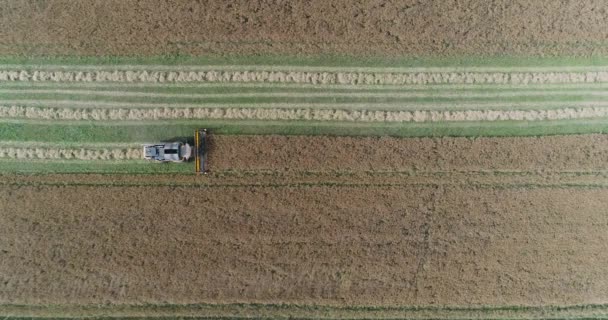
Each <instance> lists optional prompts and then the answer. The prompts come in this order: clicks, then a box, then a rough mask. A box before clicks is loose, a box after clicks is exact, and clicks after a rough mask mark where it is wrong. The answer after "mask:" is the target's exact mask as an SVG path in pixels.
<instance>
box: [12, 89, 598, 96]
mask: <svg viewBox="0 0 608 320" xmlns="http://www.w3.org/2000/svg"><path fill="white" fill-rule="evenodd" d="M2 93H5V94H30V95H35V94H57V95H60V94H66V95H85V96H91V95H93V96H107V97H157V98H255V97H287V98H308V97H331V98H349V97H371V98H387V97H390V98H501V97H519V96H534V97H537V96H548V95H551V96H560V95H584V96H591V97H606V96H608V91H605V90H598V91H589V90H580V91H573V92H571V91H564V90H544V91H525V92H517V91H508V92H490V93H484V92H466V91H459V92H450V91H447V90H446V91H437V92H405V93H404V92H392V93H389V94H387V93H385V92H380V93H378V92H347V93H334V92H306V93H301V92H285V91H281V92H248V93H157V92H129V91H97V90H62V89H56V90H53V89H50V90H48V89H22V90H14V89H8V90H7V89H0V94H2Z"/></svg>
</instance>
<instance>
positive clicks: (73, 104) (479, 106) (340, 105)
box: [0, 99, 608, 111]
mask: <svg viewBox="0 0 608 320" xmlns="http://www.w3.org/2000/svg"><path fill="white" fill-rule="evenodd" d="M0 104H2V105H5V106H6V105H15V106H23V107H63V108H108V109H112V108H125V109H128V108H175V109H178V108H182V109H185V108H191V109H196V108H204V107H207V108H218V109H219V108H250V109H269V108H273V109H319V110H323V109H343V110H349V109H352V110H361V109H364V110H367V111H433V110H472V111H480V110H484V109H490V108H495V109H507V108H508V109H520V110H524V109H531V110H542V109H559V108H576V107H579V108H585V107H598V108H602V107H608V100H605V101H602V100H597V101H582V102H560V101H557V102H556V101H544V102H507V103H503V102H494V101H488V102H483V103H480V102H476V103H462V104H460V105H459V104H455V103H454V102H432V101H429V102H427V101H425V102H405V103H370V102H348V103H344V102H337V103H289V102H287V103H281V102H277V103H274V102H273V103H217V102H210V103H166V102H159V103H150V102H121V101H91V100H84V101H79V100H55V99H43V100H32V99H16V100H15V99H0Z"/></svg>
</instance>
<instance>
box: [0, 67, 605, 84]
mask: <svg viewBox="0 0 608 320" xmlns="http://www.w3.org/2000/svg"><path fill="white" fill-rule="evenodd" d="M0 81H11V82H14V81H34V82H38V81H44V82H150V83H164V82H169V83H191V82H219V83H230V82H236V83H249V82H254V83H255V82H258V83H299V84H350V85H412V84H501V85H506V84H552V83H600V82H608V71H585V72H482V71H477V72H470V71H462V72H409V73H391V72H313V71H290V72H286V71H222V70H221V69H218V70H209V71H147V70H112V71H99V70H89V71H65V70H53V71H46V70H37V69H36V68H35V67H33V68H32V69H31V70H14V71H8V70H0Z"/></svg>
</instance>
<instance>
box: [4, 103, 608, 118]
mask: <svg viewBox="0 0 608 320" xmlns="http://www.w3.org/2000/svg"><path fill="white" fill-rule="evenodd" d="M606 117H608V107H606V108H600V107H588V108H563V109H553V110H512V111H509V110H469V111H423V110H421V111H367V110H363V111H360V110H340V109H337V110H336V109H334V110H331V109H330V110H327V109H302V108H298V109H278V108H226V107H225V108H171V107H165V108H128V107H125V108H112V109H108V108H48V107H24V106H10V107H9V106H0V119H1V118H8V119H34V120H89V121H104V120H106V121H107V120H111V121H123V120H129V121H137V120H179V119H183V120H188V119H201V120H203V119H222V120H305V121H349V122H447V121H449V122H455V121H522V120H525V121H546V120H573V119H593V118H606Z"/></svg>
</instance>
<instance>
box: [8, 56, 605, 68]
mask: <svg viewBox="0 0 608 320" xmlns="http://www.w3.org/2000/svg"><path fill="white" fill-rule="evenodd" d="M0 64H30V65H42V64H61V65H75V66H77V65H90V64H93V65H130V64H131V65H132V64H142V65H293V66H335V67H388V68H398V67H562V66H571V67H576V66H606V65H608V57H599V56H598V57H524V56H495V57H488V56H478V57H475V56H466V57H464V56H463V57H404V58H387V57H354V56H338V55H320V56H315V57H304V56H279V55H264V56H222V57H217V56H208V57H193V56H184V55H166V56H157V57H119V56H108V57H80V56H64V57H20V56H5V57H0Z"/></svg>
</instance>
